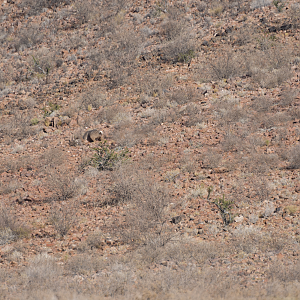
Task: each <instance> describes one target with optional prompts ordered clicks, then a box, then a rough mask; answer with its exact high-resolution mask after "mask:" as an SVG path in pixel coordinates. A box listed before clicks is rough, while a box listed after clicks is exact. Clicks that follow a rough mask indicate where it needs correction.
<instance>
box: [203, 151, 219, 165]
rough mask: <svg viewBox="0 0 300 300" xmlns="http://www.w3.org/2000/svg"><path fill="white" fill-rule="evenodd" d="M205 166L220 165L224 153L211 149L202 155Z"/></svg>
mask: <svg viewBox="0 0 300 300" xmlns="http://www.w3.org/2000/svg"><path fill="white" fill-rule="evenodd" d="M202 160H203V167H204V168H208V169H214V168H218V167H220V164H221V160H222V154H220V153H218V152H217V150H216V149H215V150H213V149H211V150H210V151H207V152H206V153H205V154H203V155H202Z"/></svg>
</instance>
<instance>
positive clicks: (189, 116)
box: [179, 103, 206, 127]
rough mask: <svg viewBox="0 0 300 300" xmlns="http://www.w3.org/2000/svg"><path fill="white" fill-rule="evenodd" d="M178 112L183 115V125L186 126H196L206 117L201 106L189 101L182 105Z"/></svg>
mask: <svg viewBox="0 0 300 300" xmlns="http://www.w3.org/2000/svg"><path fill="white" fill-rule="evenodd" d="M179 114H180V115H182V116H183V125H184V126H187V127H191V126H196V125H198V124H201V123H203V122H204V121H205V119H206V117H205V115H204V114H202V110H201V106H199V105H197V104H195V103H189V104H188V105H186V106H184V107H182V108H181V109H180V111H179Z"/></svg>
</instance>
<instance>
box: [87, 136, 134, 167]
mask: <svg viewBox="0 0 300 300" xmlns="http://www.w3.org/2000/svg"><path fill="white" fill-rule="evenodd" d="M93 150H94V151H95V152H96V153H94V156H93V157H92V158H91V160H90V162H89V164H90V165H92V166H94V167H96V168H97V169H98V170H100V171H103V170H113V168H114V167H115V166H116V165H117V164H118V163H119V162H122V161H124V160H126V159H127V158H128V152H129V150H128V149H117V148H116V149H110V148H109V146H108V145H107V141H103V142H102V141H101V142H100V143H99V146H98V147H96V148H93Z"/></svg>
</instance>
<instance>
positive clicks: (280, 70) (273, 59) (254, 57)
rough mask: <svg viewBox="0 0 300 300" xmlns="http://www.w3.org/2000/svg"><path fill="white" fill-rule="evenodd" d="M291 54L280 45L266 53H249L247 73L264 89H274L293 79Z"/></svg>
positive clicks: (246, 58)
mask: <svg viewBox="0 0 300 300" xmlns="http://www.w3.org/2000/svg"><path fill="white" fill-rule="evenodd" d="M291 57H292V55H291V53H290V52H288V51H286V49H285V48H283V47H282V46H280V45H275V46H274V47H272V48H269V49H266V50H265V51H258V50H256V51H255V52H252V53H248V55H247V56H246V57H245V60H246V62H247V69H248V71H247V73H248V74H249V75H250V76H251V78H252V80H253V81H254V82H256V83H258V84H259V85H260V86H261V87H264V88H273V87H276V86H279V85H281V84H282V83H283V82H285V81H287V80H288V79H290V78H291V76H292V72H291V65H290V61H291Z"/></svg>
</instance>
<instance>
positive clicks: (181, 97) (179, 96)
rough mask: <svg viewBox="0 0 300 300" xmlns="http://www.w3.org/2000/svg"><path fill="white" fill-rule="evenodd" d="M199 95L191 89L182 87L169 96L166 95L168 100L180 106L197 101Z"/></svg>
mask: <svg viewBox="0 0 300 300" xmlns="http://www.w3.org/2000/svg"><path fill="white" fill-rule="evenodd" d="M200 97H201V94H200V93H199V92H197V90H195V88H193V87H183V88H179V89H176V90H173V91H172V92H171V93H170V95H168V98H169V100H170V101H171V102H172V101H175V102H176V103H178V104H180V105H182V104H186V103H189V102H194V101H199V100H200Z"/></svg>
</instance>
